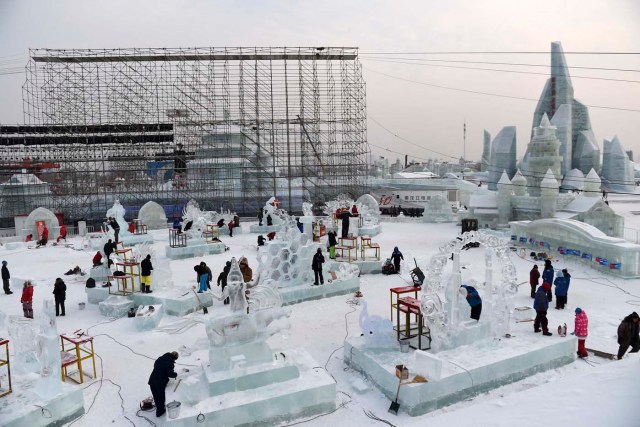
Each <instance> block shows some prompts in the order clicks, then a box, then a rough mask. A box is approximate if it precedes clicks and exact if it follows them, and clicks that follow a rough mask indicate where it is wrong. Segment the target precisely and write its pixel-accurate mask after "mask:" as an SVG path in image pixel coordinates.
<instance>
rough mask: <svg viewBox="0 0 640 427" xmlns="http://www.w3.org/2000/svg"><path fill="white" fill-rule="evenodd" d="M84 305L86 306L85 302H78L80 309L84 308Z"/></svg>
mask: <svg viewBox="0 0 640 427" xmlns="http://www.w3.org/2000/svg"><path fill="white" fill-rule="evenodd" d="M84 307H85V303H83V302H79V303H78V310H84Z"/></svg>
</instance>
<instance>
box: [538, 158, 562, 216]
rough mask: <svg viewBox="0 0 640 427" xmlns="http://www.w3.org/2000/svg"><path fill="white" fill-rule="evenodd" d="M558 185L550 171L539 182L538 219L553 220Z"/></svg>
mask: <svg viewBox="0 0 640 427" xmlns="http://www.w3.org/2000/svg"><path fill="white" fill-rule="evenodd" d="M559 188H560V184H558V180H556V178H555V176H554V175H553V172H551V169H549V170H547V173H546V175H545V176H544V178H543V179H542V182H540V217H541V218H543V219H544V218H553V217H554V216H555V215H556V205H557V203H558V196H559V193H560V191H559Z"/></svg>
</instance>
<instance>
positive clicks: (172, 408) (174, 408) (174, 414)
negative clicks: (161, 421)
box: [167, 400, 181, 420]
mask: <svg viewBox="0 0 640 427" xmlns="http://www.w3.org/2000/svg"><path fill="white" fill-rule="evenodd" d="M180 405H181V403H180V402H176V401H175V400H174V401H173V402H169V403H167V414H168V416H169V418H171V419H172V420H174V419H176V418H178V417H179V416H180Z"/></svg>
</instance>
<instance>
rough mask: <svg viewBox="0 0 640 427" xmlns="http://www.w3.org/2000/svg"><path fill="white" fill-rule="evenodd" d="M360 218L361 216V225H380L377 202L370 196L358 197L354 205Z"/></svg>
mask: <svg viewBox="0 0 640 427" xmlns="http://www.w3.org/2000/svg"><path fill="white" fill-rule="evenodd" d="M355 205H356V207H357V208H358V212H359V213H360V216H362V219H363V224H364V225H365V226H367V225H377V224H380V206H378V202H377V201H376V199H374V198H373V196H371V195H370V194H363V195H362V196H360V197H358V200H356V203H355Z"/></svg>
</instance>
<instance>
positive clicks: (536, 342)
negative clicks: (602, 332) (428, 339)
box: [344, 323, 577, 416]
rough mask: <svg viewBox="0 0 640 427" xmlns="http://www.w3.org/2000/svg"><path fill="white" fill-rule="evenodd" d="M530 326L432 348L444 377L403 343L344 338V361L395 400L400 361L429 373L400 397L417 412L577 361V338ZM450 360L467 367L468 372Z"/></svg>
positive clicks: (404, 405) (404, 389)
mask: <svg viewBox="0 0 640 427" xmlns="http://www.w3.org/2000/svg"><path fill="white" fill-rule="evenodd" d="M528 325H529V327H530V328H527V329H526V330H525V329H522V330H518V331H516V332H515V336H514V337H512V338H502V339H500V340H498V339H485V340H480V341H477V342H475V343H474V344H473V345H469V346H464V347H462V348H460V347H459V348H455V349H452V350H447V351H442V352H440V353H438V354H436V355H433V354H431V353H430V354H431V355H432V356H434V357H436V358H437V359H440V360H441V361H442V365H441V366H442V368H441V373H440V379H437V376H435V378H434V376H430V375H429V372H420V370H419V368H417V365H416V359H415V353H416V352H415V351H413V350H412V351H410V352H409V353H401V352H400V350H399V348H398V349H397V350H395V349H394V350H378V349H370V348H366V347H365V341H364V338H363V337H351V338H348V339H347V340H345V342H344V360H345V363H346V364H347V365H348V366H351V367H352V368H354V369H355V370H357V371H359V372H360V373H362V374H363V375H364V376H366V377H367V378H369V379H371V381H372V382H373V383H374V384H375V385H376V386H377V387H378V388H379V389H380V390H381V391H382V392H383V393H384V394H385V395H386V396H387V397H388V398H389V399H391V400H393V399H395V395H396V391H397V388H398V378H397V377H396V375H395V367H396V365H400V364H403V365H405V366H407V367H408V368H409V377H410V378H413V376H414V375H416V374H420V375H422V376H425V377H426V378H427V379H428V380H429V382H427V383H422V384H409V385H405V386H403V387H402V388H401V390H400V397H399V399H398V402H399V403H400V408H401V409H402V410H403V411H404V412H407V413H408V414H409V415H411V416H418V415H422V414H425V413H427V412H431V411H435V410H436V409H440V408H442V407H445V406H449V405H451V404H454V403H456V402H459V401H462V400H465V399H469V398H472V397H474V396H477V395H478V394H480V393H484V392H486V391H488V390H492V389H495V388H497V387H500V386H503V385H505V384H509V383H513V382H515V381H519V380H522V379H523V378H527V377H529V376H531V375H534V374H537V373H539V372H543V371H547V370H550V369H555V368H558V367H560V366H563V365H566V364H569V363H571V362H573V361H574V360H575V354H576V349H577V344H576V338H574V337H564V338H562V337H558V336H556V335H555V334H554V336H552V337H545V336H542V334H534V333H533V327H531V324H530V323H529V324H528ZM427 353H429V352H428V351H427ZM449 360H450V361H451V362H454V363H456V364H458V365H460V366H464V367H465V369H467V370H468V372H465V371H464V370H463V369H460V368H459V367H457V366H455V365H454V364H453V363H450V362H448V361H449ZM472 379H473V381H472Z"/></svg>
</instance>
